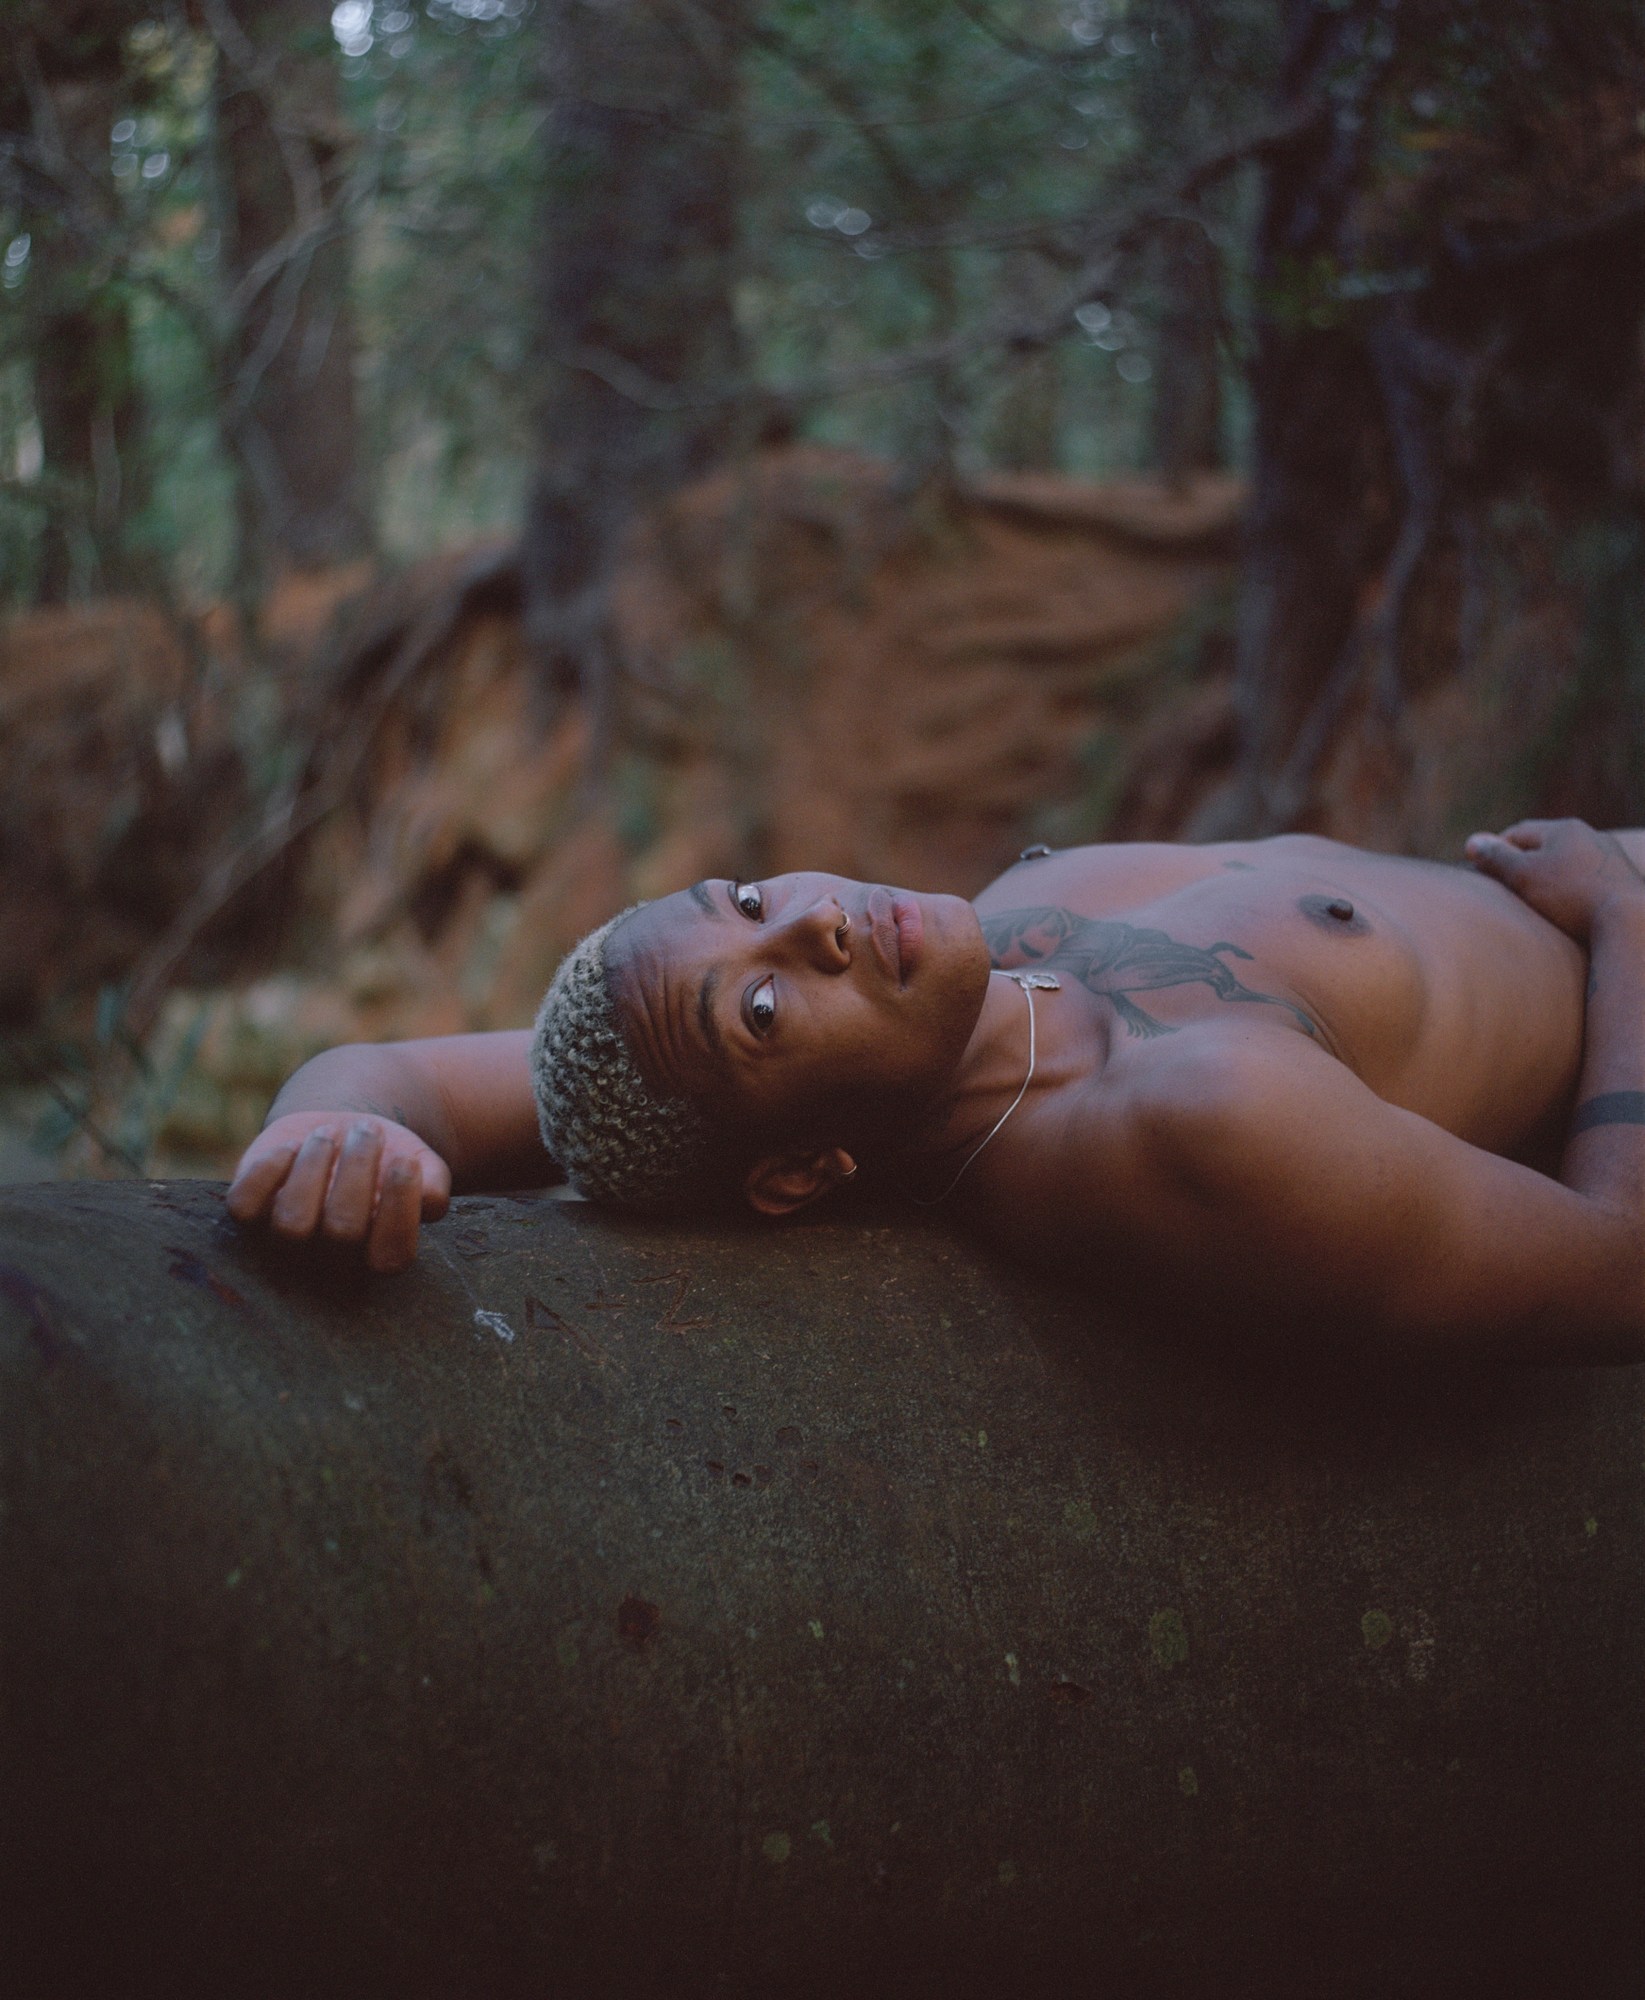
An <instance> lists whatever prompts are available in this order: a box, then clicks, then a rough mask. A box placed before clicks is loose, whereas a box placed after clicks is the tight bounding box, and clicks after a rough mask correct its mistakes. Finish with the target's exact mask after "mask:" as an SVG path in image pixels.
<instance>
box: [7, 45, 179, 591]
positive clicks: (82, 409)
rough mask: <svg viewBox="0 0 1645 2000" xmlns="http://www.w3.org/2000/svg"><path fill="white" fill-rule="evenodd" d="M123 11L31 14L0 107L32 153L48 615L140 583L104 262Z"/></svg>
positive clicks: (125, 398)
mask: <svg viewBox="0 0 1645 2000" xmlns="http://www.w3.org/2000/svg"><path fill="white" fill-rule="evenodd" d="M127 12H128V10H127V9H124V8H122V7H118V6H106V5H105V6H92V5H81V6H78V7H74V6H71V7H68V8H65V9H64V10H63V11H62V12H60V13H56V14H54V13H52V12H51V11H50V10H42V9H40V8H38V7H35V8H32V9H30V10H29V11H28V12H27V13H25V14H24V15H23V16H22V17H21V18H20V19H19V21H18V22H16V23H15V24H14V25H15V26H16V28H17V41H16V43H15V44H14V48H13V60H12V62H11V63H10V64H9V65H8V69H9V75H8V78H7V81H6V83H5V84H4V85H3V86H0V94H3V101H4V110H3V114H0V115H3V119H4V123H5V125H6V127H7V128H8V129H9V130H10V131H12V132H15V133H16V134H17V135H18V137H19V139H20V140H22V141H23V147H22V151H23V156H24V157H25V159H26V160H27V162H28V168H29V170H28V171H26V172H25V174H24V176H23V178H22V201H21V203H20V220H21V222H22V224H23V226H24V228H25V229H26V230H27V231H28V234H29V238H30V273H29V279H30V282H29V294H28V297H27V298H26V299H25V301H24V302H23V309H24V310H25V311H27V312H28V314H29V315H30V319H31V322H32V324H31V326H30V335H29V342H28V345H29V349H30V354H31V362H32V371H31V372H32V378H33V398H34V408H35V415H36V418H37V421H38V423H39V426H40V442H41V481H40V490H41V492H42V493H43V495H44V496H45V499H46V520H45V526H44V531H43V533H42V537H41V543H40V549H39V556H38V567H37V570H36V574H35V595H36V597H37V598H38V600H39V601H40V602H41V603H43V604H60V603H62V602H64V601H65V600H66V599H67V598H69V597H71V596H79V595H84V594H86V593H88V592H92V591H98V590H105V591H106V590H119V589H122V588H127V587H129V586H130V585H131V584H133V583H134V582H136V581H138V580H139V575H140V571H141V567H142V565H141V560H140V556H139V553H138V551H137V549H136V548H135V547H134V540H133V532H132V530H133V523H134V522H135V521H136V519H137V517H138V516H139V515H140V514H141V512H142V508H143V503H144V500H145V498H146V468H145V465H144V461H143V454H142V442H141V421H140V412H139V409H138V401H137V393H136V383H135V378H134V373H133V366H132V345H131V325H130V319H129V314H128V310H127V299H126V295H125V293H124V291H123V290H122V289H121V288H119V287H118V286H117V285H114V284H111V283H110V281H109V280H110V273H109V270H108V268H107V263H106V252H107V231H108V228H109V225H110V220H111V198H112V194H113V181H112V179H111V177H110V171H109V134H110V130H111V128H112V126H113V124H114V121H115V119H116V117H117V116H118V115H119V113H120V111H121V109H122V108H123V91H124V75H123V66H124V52H123V46H122V35H121V30H122V27H123V26H124V24H125V17H126V14H127Z"/></svg>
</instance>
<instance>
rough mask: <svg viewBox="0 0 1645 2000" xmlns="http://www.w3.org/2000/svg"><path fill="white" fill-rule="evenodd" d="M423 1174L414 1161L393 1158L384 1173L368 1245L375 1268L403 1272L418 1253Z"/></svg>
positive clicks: (370, 1261) (370, 1259) (367, 1259)
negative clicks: (420, 1173)
mask: <svg viewBox="0 0 1645 2000" xmlns="http://www.w3.org/2000/svg"><path fill="white" fill-rule="evenodd" d="M421 1207H422V1198H421V1176H420V1175H419V1173H418V1171H417V1164H416V1162H415V1161H414V1160H393V1161H391V1162H390V1163H389V1165H388V1167H387V1168H386V1169H385V1170H384V1173H383V1190H382V1195H381V1198H380V1199H379V1201H378V1203H377V1214H376V1218H375V1219H374V1221H373V1222H372V1225H371V1241H370V1243H369V1244H368V1245H367V1246H366V1262H367V1263H368V1264H369V1265H370V1266H371V1268H372V1270H374V1271H403V1270H404V1269H405V1267H406V1265H407V1264H409V1263H410V1262H411V1261H412V1259H413V1258H414V1257H415V1256H416V1255H417V1224H418V1218H419V1215H420V1212H421Z"/></svg>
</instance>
